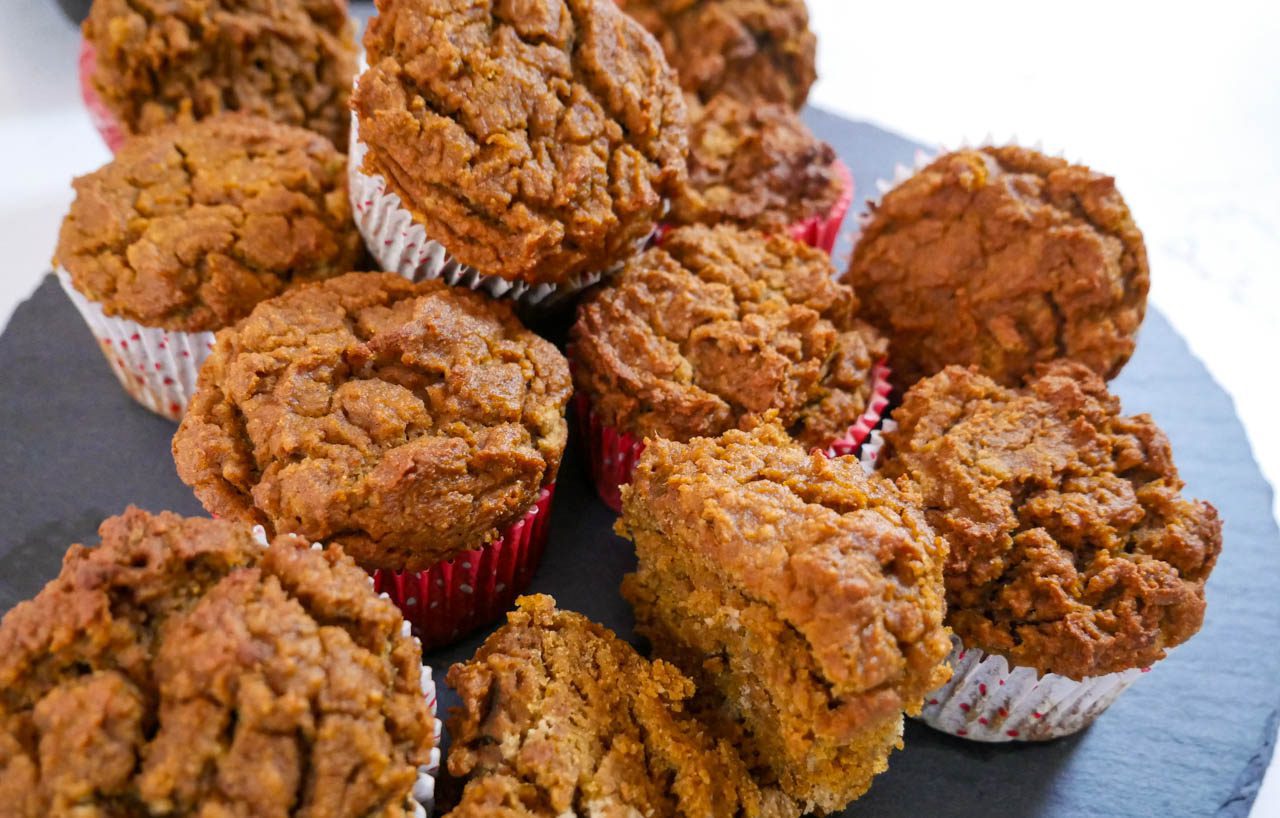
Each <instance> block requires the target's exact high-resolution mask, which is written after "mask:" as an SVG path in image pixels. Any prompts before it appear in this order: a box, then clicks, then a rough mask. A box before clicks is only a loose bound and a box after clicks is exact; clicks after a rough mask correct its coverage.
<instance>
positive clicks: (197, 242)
mask: <svg viewBox="0 0 1280 818" xmlns="http://www.w3.org/2000/svg"><path fill="white" fill-rule="evenodd" d="M345 168H346V160H345V159H344V158H343V156H342V154H340V153H338V152H337V151H336V150H334V149H333V146H332V145H330V144H329V142H328V140H326V139H324V138H322V137H319V136H316V135H315V134H313V133H311V132H310V131H305V130H302V129H301V128H293V127H288V126H285V125H276V124H273V123H271V122H267V121H266V120H263V119H256V118H253V117H248V116H241V115H238V114H227V115H224V116H219V117H214V118H212V119H207V120H204V121H203V122H200V123H198V124H195V125H175V126H173V127H170V128H165V129H163V130H160V131H157V132H155V133H153V134H150V135H148V136H145V137H139V138H137V139H133V140H130V142H129V143H128V144H126V145H125V146H124V147H123V148H121V150H120V153H118V154H116V157H115V159H114V160H112V161H111V162H109V163H108V164H107V165H105V166H103V167H102V168H101V169H99V170H97V171H95V172H93V173H91V174H89V175H87V176H82V177H80V178H78V179H76V180H75V183H74V185H75V190H76V198H75V201H74V202H72V204H71V210H70V212H69V213H68V214H67V216H66V218H65V219H63V222H62V232H61V234H60V235H59V237H58V250H57V259H56V263H57V264H58V265H60V266H61V267H63V268H65V269H66V270H67V272H68V273H69V274H70V275H71V281H72V283H73V284H74V285H75V287H76V289H77V290H79V291H80V292H81V293H83V294H84V295H85V297H87V298H89V299H90V300H92V301H95V302H97V303H98V304H100V305H101V306H102V308H103V311H104V312H106V314H107V315H115V316H120V317H123V318H127V319H130V320H133V321H137V322H138V323H140V324H143V325H144V326H149V327H162V328H164V329H172V330H181V331H184V332H199V331H205V330H216V329H220V328H221V327H225V326H228V325H229V324H232V323H234V322H236V321H237V320H239V319H240V318H243V317H244V316H246V315H248V314H249V311H250V310H252V309H253V307H254V305H255V304H257V303H258V302H259V301H262V300H263V299H266V298H270V297H271V296H274V295H277V294H278V293H280V292H282V291H283V290H284V289H285V288H287V287H289V286H290V285H291V284H295V283H300V282H305V281H315V280H319V279H323V278H328V277H330V276H334V275H338V274H340V273H344V272H347V271H349V270H351V269H354V268H355V266H356V264H357V262H358V261H359V260H360V258H361V253H362V252H363V249H364V248H363V246H362V245H361V243H360V234H359V232H358V231H357V230H356V227H355V225H354V223H353V222H352V221H351V205H350V203H349V202H348V200H347V182H346V170H345Z"/></svg>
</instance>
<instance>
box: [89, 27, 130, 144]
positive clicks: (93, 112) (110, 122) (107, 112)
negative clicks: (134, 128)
mask: <svg viewBox="0 0 1280 818" xmlns="http://www.w3.org/2000/svg"><path fill="white" fill-rule="evenodd" d="M77 63H78V65H79V68H80V98H81V99H82V100H84V107H85V108H87V109H88V110H89V119H91V120H92V121H93V127H94V128H96V129H97V130H98V133H99V134H101V135H102V141H103V142H106V143H107V147H108V148H110V149H111V152H112V153H115V152H116V151H118V150H120V146H121V145H123V144H124V142H125V140H126V139H128V138H129V132H128V131H126V130H125V128H124V126H123V125H121V124H120V120H119V119H117V118H116V115H115V114H114V113H112V112H111V109H110V108H108V107H107V104H106V103H105V102H103V101H102V97H101V96H99V95H98V91H97V89H96V88H94V87H93V72H94V69H95V66H96V61H95V56H94V48H93V45H91V44H90V43H89V41H88V40H81V41H80V56H79V59H78V60H77Z"/></svg>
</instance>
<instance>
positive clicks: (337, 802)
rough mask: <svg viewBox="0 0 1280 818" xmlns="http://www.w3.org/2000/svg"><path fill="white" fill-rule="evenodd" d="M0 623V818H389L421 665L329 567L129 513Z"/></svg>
mask: <svg viewBox="0 0 1280 818" xmlns="http://www.w3.org/2000/svg"><path fill="white" fill-rule="evenodd" d="M99 534H100V536H101V538H102V544H101V545H99V546H98V547H96V548H92V549H89V548H85V547H84V546H81V545H73V546H71V548H70V549H69V550H68V551H67V554H66V556H65V557H64V558H63V563H62V571H61V572H60V573H59V574H58V576H57V578H56V579H54V580H53V581H52V582H50V583H49V584H48V585H46V586H45V588H44V590H42V591H41V592H40V593H39V594H37V595H36V597H35V598H34V599H32V600H29V601H26V602H22V603H19V604H18V605H17V606H16V607H15V608H13V610H11V611H10V612H9V613H8V614H6V615H5V617H4V620H3V622H2V623H0V805H3V808H4V809H0V811H3V812H4V814H5V815H12V816H17V817H19V818H44V816H48V815H71V814H77V815H78V814H88V813H90V812H92V813H93V814H101V815H144V814H145V815H158V814H161V813H163V814H166V815H168V814H173V815H194V814H196V813H197V812H199V813H200V814H202V815H203V814H209V813H210V811H213V812H218V813H220V814H227V815H233V814H234V815H292V814H297V815H303V814H305V815H313V816H351V818H354V817H355V816H371V815H377V816H404V815H412V810H410V809H408V808H407V807H406V801H407V798H408V796H409V794H410V791H411V789H412V787H413V784H414V781H415V780H416V778H417V767H418V765H422V764H426V763H427V761H428V758H429V754H430V751H431V747H432V743H433V736H432V733H433V730H432V727H433V720H432V717H431V713H430V710H429V709H428V706H427V703H426V700H425V699H424V697H423V695H422V692H421V690H420V688H419V674H420V673H421V658H422V657H421V653H420V651H419V649H418V647H417V645H416V644H415V642H414V641H413V639H412V638H410V637H409V636H408V635H407V631H405V632H402V625H403V622H404V620H403V619H402V618H401V616H400V613H399V611H397V610H396V608H395V606H394V605H392V604H391V603H390V602H389V601H386V600H382V599H379V598H378V597H377V596H375V595H374V593H373V590H372V588H370V586H369V577H368V575H367V574H366V573H365V572H364V571H362V570H360V568H359V567H357V566H356V565H355V563H353V562H352V561H351V560H350V559H349V558H348V557H346V556H344V555H343V553H342V551H341V549H337V548H329V549H325V550H313V549H311V548H309V547H308V545H307V543H306V542H305V541H303V540H301V539H299V538H297V537H278V538H276V539H275V540H274V541H273V542H272V543H271V544H270V545H264V544H260V543H259V542H257V541H255V539H254V537H253V535H252V533H251V532H250V530H249V527H248V526H246V525H240V524H234V523H231V522H227V521H219V520H207V519H184V518H182V517H179V516H177V515H175V514H170V513H163V514H157V515H154V516H153V515H150V514H147V513H146V512H143V511H139V510H138V509H135V508H130V509H129V510H128V511H126V512H125V513H124V514H123V515H121V516H119V517H112V518H111V519H108V520H107V521H105V522H104V523H103V524H102V527H101V528H100V529H99Z"/></svg>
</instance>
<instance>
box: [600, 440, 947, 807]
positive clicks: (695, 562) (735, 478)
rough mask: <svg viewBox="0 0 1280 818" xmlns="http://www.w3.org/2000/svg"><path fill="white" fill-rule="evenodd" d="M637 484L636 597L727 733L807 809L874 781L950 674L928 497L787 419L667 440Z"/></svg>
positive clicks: (629, 509)
mask: <svg viewBox="0 0 1280 818" xmlns="http://www.w3.org/2000/svg"><path fill="white" fill-rule="evenodd" d="M623 498H624V499H623V516H622V518H621V520H620V521H619V524H618V529H619V532H620V533H622V534H624V535H625V536H627V537H629V538H630V539H631V540H632V541H633V542H634V543H635V547H636V553H637V556H638V558H639V564H638V567H637V570H636V572H635V573H634V574H631V575H629V576H628V577H627V578H626V580H625V582H624V585H623V594H624V596H625V597H626V598H627V599H628V600H629V601H630V602H631V603H632V605H633V606H634V607H635V611H636V621H637V628H638V629H639V631H640V632H641V633H642V634H643V635H645V636H646V637H648V638H649V640H650V641H651V642H652V644H653V649H654V653H655V654H656V655H657V656H659V657H662V658H666V659H669V660H670V661H672V662H673V663H674V664H676V665H677V666H679V667H680V668H681V669H682V670H684V671H685V672H686V673H688V674H689V675H690V676H691V677H692V678H693V679H694V681H695V683H696V684H697V685H698V689H699V690H700V691H703V692H704V693H707V694H709V695H705V696H703V697H701V698H702V699H703V704H705V705H707V706H709V709H710V710H711V711H712V712H713V715H711V716H710V719H711V721H712V722H713V723H715V724H717V725H718V729H717V732H718V733H720V734H722V735H733V736H736V737H737V740H738V741H739V742H741V746H742V747H743V748H744V753H745V754H746V756H747V758H748V760H749V763H750V764H751V765H752V768H753V769H754V770H756V771H758V772H759V773H760V774H761V775H762V776H764V778H763V779H762V780H766V781H770V780H776V781H777V782H778V784H779V786H781V788H782V789H783V790H784V791H785V792H787V793H788V794H789V795H790V796H792V797H793V798H795V799H796V800H798V801H799V802H800V803H801V804H802V806H803V807H804V809H805V810H806V811H811V810H823V811H834V810H838V809H841V808H843V807H844V805H846V804H847V803H848V802H849V801H851V800H853V799H854V798H856V797H858V796H859V795H861V794H862V793H863V792H865V791H866V789H867V788H868V787H869V786H870V783H871V779H872V778H873V777H874V776H875V775H876V774H878V773H879V772H882V771H883V770H884V769H886V767H887V763H888V756H889V753H890V752H891V751H892V749H893V748H894V747H895V746H899V745H900V737H901V730H902V714H903V712H904V711H907V712H911V713H917V712H919V710H920V707H921V705H922V703H923V698H924V695H925V693H927V692H928V691H929V690H932V689H934V688H935V687H937V686H938V685H939V684H941V683H943V682H944V681H946V678H947V673H948V671H947V670H946V668H945V667H943V666H942V664H941V663H942V661H943V659H945V657H946V656H947V654H948V652H949V651H950V639H949V638H948V632H947V630H946V628H945V627H944V626H943V621H942V620H943V586H942V562H943V558H944V554H945V547H944V544H943V541H942V540H941V538H939V537H937V536H936V535H935V534H934V532H933V531H932V529H931V528H930V527H929V525H928V523H927V522H926V521H925V519H924V515H923V513H922V512H920V511H919V510H918V508H917V505H916V502H915V500H916V498H914V497H913V496H912V495H910V494H909V493H905V492H904V491H902V490H900V489H899V488H898V487H896V486H895V485H894V484H892V483H890V482H889V481H887V480H884V479H882V478H879V477H875V476H871V477H868V476H867V475H866V474H864V473H863V471H862V468H861V466H860V465H859V463H858V462H857V460H855V459H854V458H851V457H846V458H836V459H830V458H827V457H825V456H823V455H821V454H818V453H812V454H811V453H807V452H806V451H805V450H804V449H803V448H802V447H800V446H798V445H796V444H795V443H794V442H793V441H792V440H791V439H790V438H789V437H788V436H787V434H786V433H785V432H784V431H783V430H782V428H781V427H779V426H778V425H777V424H766V425H763V426H761V427H759V428H757V429H756V430H755V431H753V432H750V433H747V432H740V431H731V432H728V433H726V434H725V435H724V436H722V437H721V438H719V439H710V438H699V439H697V440H694V441H693V442H691V443H689V444H679V443H675V442H671V441H666V440H660V441H650V444H649V446H648V447H647V448H646V449H645V452H644V455H643V457H642V458H641V459H640V462H639V465H638V466H637V468H636V472H635V477H634V479H633V481H632V483H631V486H630V487H629V488H624V490H623Z"/></svg>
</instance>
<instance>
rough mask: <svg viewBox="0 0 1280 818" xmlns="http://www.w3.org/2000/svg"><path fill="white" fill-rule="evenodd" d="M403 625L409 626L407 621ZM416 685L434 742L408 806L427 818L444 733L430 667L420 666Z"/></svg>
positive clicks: (420, 817)
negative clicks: (420, 673) (419, 687)
mask: <svg viewBox="0 0 1280 818" xmlns="http://www.w3.org/2000/svg"><path fill="white" fill-rule="evenodd" d="M405 625H406V626H408V625H409V623H408V621H406V622H405ZM418 683H419V684H420V685H421V687H422V695H423V696H425V697H426V699H427V707H428V708H430V710H431V722H432V731H431V732H432V735H433V737H434V739H435V740H434V742H433V743H432V746H431V759H430V760H429V761H428V762H427V763H426V764H424V765H423V766H421V767H419V768H418V778H417V780H416V781H414V783H413V791H412V792H410V794H409V802H410V804H409V805H410V807H411V808H412V809H413V815H414V818H429V816H430V815H431V813H432V811H433V810H434V809H435V803H436V775H437V774H438V773H439V772H440V738H441V736H442V734H443V733H444V725H443V724H442V723H441V721H440V715H439V713H440V702H439V699H438V698H437V696H436V683H435V679H434V678H432V674H431V666H430V665H423V666H422V675H421V676H419V677H418Z"/></svg>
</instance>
